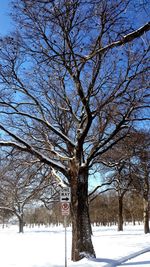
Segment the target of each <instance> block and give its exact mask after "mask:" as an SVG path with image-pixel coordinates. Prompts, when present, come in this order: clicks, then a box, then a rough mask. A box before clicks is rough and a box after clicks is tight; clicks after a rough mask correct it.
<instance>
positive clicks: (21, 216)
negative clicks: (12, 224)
mask: <svg viewBox="0 0 150 267" xmlns="http://www.w3.org/2000/svg"><path fill="white" fill-rule="evenodd" d="M18 220H19V233H23V227H24V221H23V215H19V216H18Z"/></svg>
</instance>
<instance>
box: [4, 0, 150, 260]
mask: <svg viewBox="0 0 150 267" xmlns="http://www.w3.org/2000/svg"><path fill="white" fill-rule="evenodd" d="M13 7H14V19H15V20H16V23H17V26H18V28H17V30H16V33H13V35H12V36H9V37H5V38H4V39H3V40H1V44H0V45H1V51H0V83H1V92H0V105H1V109H0V113H1V119H0V120H1V122H0V129H1V131H2V139H1V141H0V145H1V146H7V147H14V148H17V149H20V150H22V151H23V152H25V153H30V154H32V155H33V156H34V157H35V158H36V159H37V158H38V159H39V161H40V162H41V163H45V164H47V165H49V166H50V167H51V171H52V172H53V175H56V176H57V177H58V176H59V177H60V180H63V181H64V182H65V183H66V184H67V185H69V186H70V187H71V195H72V197H71V217H72V233H73V235H72V260H73V261H77V260H80V259H81V258H83V257H84V256H90V257H95V252H94V248H93V245H92V241H91V227H90V219H89V204H88V177H89V171H90V170H91V169H94V170H95V168H96V166H97V159H99V158H100V156H101V155H103V154H104V153H105V152H106V151H108V150H109V149H110V148H112V147H113V146H114V145H115V144H117V143H118V142H119V141H120V140H122V139H123V138H124V137H125V136H126V134H127V133H128V132H129V129H130V127H131V125H132V123H133V121H135V120H137V119H141V120H143V119H145V117H143V114H144V113H143V112H140V113H139V112H138V111H139V110H143V109H146V107H147V105H148V104H147V103H148V101H147V99H148V94H147V89H148V81H147V71H148V42H147V35H146V32H147V31H149V29H150V25H149V24H148V23H146V18H147V17H146V15H145V16H139V23H137V22H136V21H134V20H133V18H132V19H130V11H131V9H132V8H133V7H132V1H129V0H125V1H121V0H115V1H114V0H113V1H82V0H75V1H72V0H71V1H66V0H62V1H30V0H28V1H27V0H21V1H17V0H16V1H14V4H13ZM132 11H133V10H132ZM140 12H141V11H140ZM143 12H144V11H143ZM136 16H138V10H136ZM143 34H144V41H143V39H141V38H139V37H141V36H142V35H143ZM141 115H142V116H141ZM146 115H147V114H146Z"/></svg>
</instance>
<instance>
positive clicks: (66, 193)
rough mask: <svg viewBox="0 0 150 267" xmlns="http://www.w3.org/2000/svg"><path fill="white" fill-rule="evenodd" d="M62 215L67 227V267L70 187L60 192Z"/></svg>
mask: <svg viewBox="0 0 150 267" xmlns="http://www.w3.org/2000/svg"><path fill="white" fill-rule="evenodd" d="M60 202H61V214H62V215H63V216H64V227H65V267H67V216H68V215H69V214H70V202H71V193H70V187H64V188H63V189H62V190H61V192H60Z"/></svg>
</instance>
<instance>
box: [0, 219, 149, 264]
mask: <svg viewBox="0 0 150 267" xmlns="http://www.w3.org/2000/svg"><path fill="white" fill-rule="evenodd" d="M92 238H93V244H94V248H95V251H96V255H97V258H96V259H95V260H90V259H89V260H88V259H82V260H81V261H79V262H72V261H71V258H70V257H71V227H68V228H67V266H68V267H115V266H120V264H121V266H122V267H123V266H124V267H125V266H126V267H131V266H132V267H148V266H150V234H146V235H145V234H144V232H143V225H138V224H136V225H135V226H133V225H132V224H129V225H126V226H124V231H123V232H118V231H117V226H111V227H108V226H103V227H102V226H100V227H93V237H92ZM0 241H1V242H0V254H1V256H0V266H2V267H64V266H65V231H64V228H63V226H57V227H56V226H51V227H45V226H40V227H34V228H29V227H25V228H24V234H19V233H18V228H17V226H15V225H13V226H10V225H9V226H8V227H5V228H4V229H3V228H2V226H0ZM145 252H146V253H145ZM139 255H140V256H139ZM136 256H138V257H136Z"/></svg>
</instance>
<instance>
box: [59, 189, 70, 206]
mask: <svg viewBox="0 0 150 267" xmlns="http://www.w3.org/2000/svg"><path fill="white" fill-rule="evenodd" d="M60 202H61V203H64V202H65V203H70V202H71V189H70V187H64V188H62V189H61V191H60Z"/></svg>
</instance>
